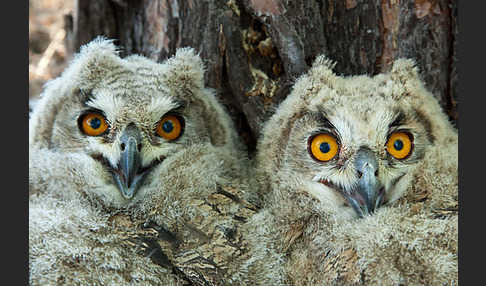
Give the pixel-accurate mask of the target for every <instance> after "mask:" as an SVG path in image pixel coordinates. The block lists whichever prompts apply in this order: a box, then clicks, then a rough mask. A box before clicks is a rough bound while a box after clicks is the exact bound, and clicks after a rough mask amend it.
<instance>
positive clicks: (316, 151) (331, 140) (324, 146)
mask: <svg viewBox="0 0 486 286" xmlns="http://www.w3.org/2000/svg"><path fill="white" fill-rule="evenodd" d="M309 145H310V146H309V147H310V148H309V149H310V150H309V151H310V153H311V155H312V157H314V158H315V159H316V160H318V161H322V162H326V161H329V160H331V159H332V158H334V157H335V156H336V154H337V153H338V150H339V146H338V143H337V141H336V138H335V137H334V136H332V135H330V134H319V135H316V136H314V137H312V138H311V140H310V144H309Z"/></svg>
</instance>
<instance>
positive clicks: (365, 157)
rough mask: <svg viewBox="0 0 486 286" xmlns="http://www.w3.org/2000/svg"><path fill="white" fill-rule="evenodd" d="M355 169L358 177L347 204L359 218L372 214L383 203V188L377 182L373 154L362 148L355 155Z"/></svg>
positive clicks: (376, 168)
mask: <svg viewBox="0 0 486 286" xmlns="http://www.w3.org/2000/svg"><path fill="white" fill-rule="evenodd" d="M356 156H357V157H356V160H355V168H356V171H357V172H358V176H360V178H359V180H358V184H357V186H356V188H355V189H353V190H352V193H351V194H350V195H348V196H346V198H347V200H348V202H349V203H350V204H351V206H352V207H353V209H354V210H355V211H356V212H357V213H358V215H359V216H360V217H364V216H365V215H367V214H372V213H373V212H374V211H375V210H376V209H377V208H378V207H380V205H381V204H382V202H383V196H384V188H383V186H382V184H381V183H380V181H379V180H378V178H377V176H378V163H377V161H376V156H375V154H374V153H373V152H372V151H371V150H370V149H368V148H364V147H362V148H361V149H359V150H358V152H357V154H356Z"/></svg>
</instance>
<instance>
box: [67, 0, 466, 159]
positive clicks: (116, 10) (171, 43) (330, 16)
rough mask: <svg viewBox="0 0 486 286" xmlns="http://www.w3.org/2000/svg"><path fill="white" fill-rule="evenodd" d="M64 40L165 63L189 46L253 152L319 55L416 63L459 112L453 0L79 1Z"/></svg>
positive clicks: (369, 70) (361, 62) (365, 68)
mask: <svg viewBox="0 0 486 286" xmlns="http://www.w3.org/2000/svg"><path fill="white" fill-rule="evenodd" d="M67 20H68V21H66V23H68V25H67V27H68V29H69V31H68V36H67V37H66V39H67V41H68V43H67V47H70V49H71V52H75V51H77V50H78V49H79V46H80V45H82V44H85V43H87V42H89V41H90V40H92V39H93V38H94V37H96V36H98V35H105V36H106V37H109V38H114V39H116V40H117V44H118V45H119V46H120V47H121V48H122V49H123V50H122V53H123V54H125V55H127V54H132V53H137V54H142V55H145V56H147V57H149V58H152V59H154V60H157V61H163V60H164V59H166V58H167V57H170V56H171V55H173V54H174V53H175V50H176V49H177V48H178V47H184V46H191V47H193V48H195V49H196V50H197V51H198V52H199V53H200V55H201V56H202V58H203V59H204V61H205V63H206V65H207V73H206V84H207V86H209V87H211V88H214V89H216V90H217V91H218V96H219V98H220V99H221V101H222V102H223V103H224V104H225V105H226V106H227V108H228V110H229V112H230V113H231V115H232V117H233V119H234V120H235V123H236V125H237V128H238V130H239V132H240V134H241V135H242V137H243V138H244V140H245V141H246V143H247V145H248V146H249V150H250V151H252V150H254V147H255V143H256V138H257V137H258V134H259V132H260V130H261V127H262V123H263V122H264V121H265V120H266V119H267V118H268V117H269V116H270V115H271V114H272V113H273V110H274V108H275V107H276V106H277V105H278V103H280V102H281V101H282V100H283V99H284V98H285V97H286V96H287V94H288V93H289V91H290V88H291V86H292V83H293V82H294V81H295V79H296V78H297V77H298V76H299V75H301V74H302V73H304V72H306V71H307V69H308V68H309V66H310V65H311V63H312V62H313V60H314V59H315V58H316V56H317V55H319V54H326V55H327V56H328V57H329V58H330V59H332V60H334V61H336V62H337V65H336V68H335V70H336V72H337V73H340V74H344V75H351V74H352V75H356V74H370V75H374V74H377V73H380V72H384V71H387V70H389V69H390V67H391V64H392V62H393V60H394V59H396V58H399V57H407V58H413V59H415V60H416V62H417V64H418V67H419V68H420V71H421V74H422V78H423V79H424V81H425V83H426V86H427V87H428V89H429V90H430V91H431V92H432V93H433V94H434V96H436V97H437V98H438V100H439V101H440V103H441V105H442V106H443V108H444V110H445V111H446V113H447V114H448V115H449V117H450V118H451V120H452V121H453V122H456V121H457V119H458V114H457V92H458V91H457V81H458V76H457V58H456V47H457V34H458V28H457V2H456V1H454V0H372V1H365V0H341V1H336V0H306V1H303V0H301V1H283V0H224V1H210V0H199V1H196V0H183V1H181V0H160V1H149V0H133V1H128V0H92V1H77V3H76V9H75V11H74V14H73V15H72V18H71V19H67Z"/></svg>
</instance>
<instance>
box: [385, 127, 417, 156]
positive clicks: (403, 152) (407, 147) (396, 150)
mask: <svg viewBox="0 0 486 286" xmlns="http://www.w3.org/2000/svg"><path fill="white" fill-rule="evenodd" d="M386 150H387V151H388V153H390V154H391V155H392V156H393V157H395V158H397V159H404V158H406V157H407V156H408V155H410V153H411V151H412V135H410V134H409V133H406V132H395V133H393V134H392V135H391V136H390V138H388V141H387V142H386Z"/></svg>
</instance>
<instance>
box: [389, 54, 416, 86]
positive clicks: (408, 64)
mask: <svg viewBox="0 0 486 286" xmlns="http://www.w3.org/2000/svg"><path fill="white" fill-rule="evenodd" d="M390 75H391V78H392V79H393V80H394V81H395V82H399V83H402V84H406V83H407V82H409V81H411V80H420V77H419V72H418V68H417V66H416V63H415V61H414V60H412V59H404V58H401V59H397V60H395V62H394V63H393V67H392V69H391V72H390Z"/></svg>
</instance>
